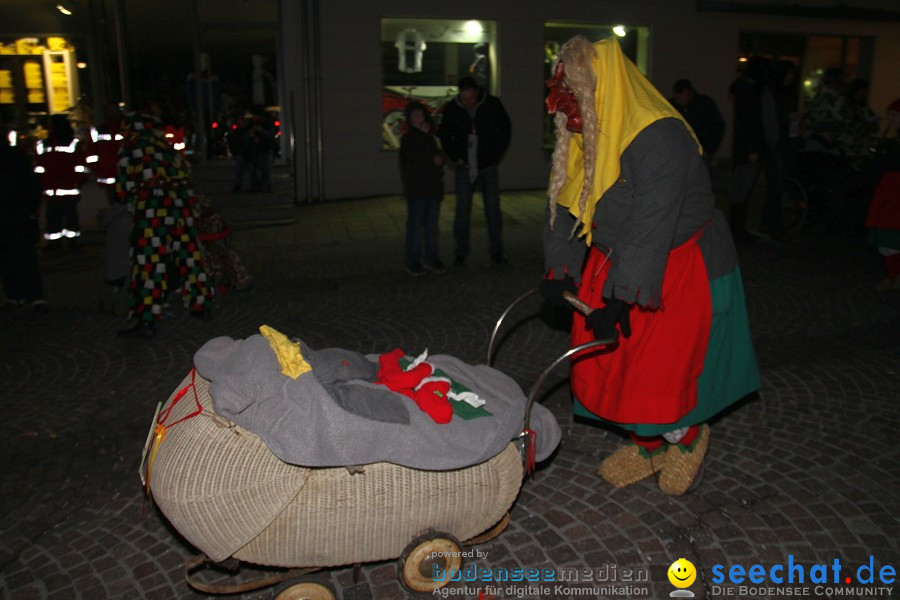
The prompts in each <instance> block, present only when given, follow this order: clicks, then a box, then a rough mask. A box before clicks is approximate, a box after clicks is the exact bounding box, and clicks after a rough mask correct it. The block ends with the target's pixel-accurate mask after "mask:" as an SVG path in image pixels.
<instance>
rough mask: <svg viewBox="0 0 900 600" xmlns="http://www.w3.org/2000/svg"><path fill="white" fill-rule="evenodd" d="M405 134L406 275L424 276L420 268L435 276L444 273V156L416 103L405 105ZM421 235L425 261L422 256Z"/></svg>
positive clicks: (402, 145)
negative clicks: (440, 236) (441, 241)
mask: <svg viewBox="0 0 900 600" xmlns="http://www.w3.org/2000/svg"><path fill="white" fill-rule="evenodd" d="M404 112H405V114H406V124H407V130H406V133H405V134H403V137H402V138H401V140H400V177H401V179H402V180H403V195H404V196H406V215H407V217H406V246H405V251H404V255H403V260H404V263H405V265H406V272H407V273H409V274H410V275H413V276H418V275H424V274H425V271H424V270H423V269H422V267H423V265H424V267H425V268H426V269H428V270H430V271H434V272H435V273H445V272H446V271H447V269H446V268H445V267H444V263H443V262H441V259H440V257H439V256H438V213H439V211H440V207H441V200H442V199H443V198H444V156H443V154H441V151H440V149H439V148H438V145H437V140H435V138H434V136H433V135H432V134H431V128H432V121H431V114H429V112H428V109H427V108H425V106H424V105H423V104H421V103H419V102H410V103H409V104H407V105H406V109H405V111H404ZM422 231H424V232H425V260H424V261H420V260H419V259H420V257H421V255H422Z"/></svg>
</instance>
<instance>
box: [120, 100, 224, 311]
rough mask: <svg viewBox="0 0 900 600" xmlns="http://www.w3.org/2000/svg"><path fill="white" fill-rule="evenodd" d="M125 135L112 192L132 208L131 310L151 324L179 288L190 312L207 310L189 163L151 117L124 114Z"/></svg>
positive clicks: (208, 295) (208, 292) (206, 287)
mask: <svg viewBox="0 0 900 600" xmlns="http://www.w3.org/2000/svg"><path fill="white" fill-rule="evenodd" d="M125 121H126V125H127V130H128V135H127V137H126V139H125V140H124V143H123V144H122V149H121V151H120V153H119V169H118V176H117V181H116V194H117V196H118V198H119V200H120V201H122V202H127V203H129V204H131V206H132V207H133V208H134V227H133V228H132V234H131V287H130V289H131V295H132V298H131V314H132V316H133V317H134V318H135V319H137V320H138V321H139V322H143V323H150V324H152V323H153V322H155V321H156V320H158V319H159V318H160V316H161V314H162V307H163V303H164V302H165V300H166V296H167V295H168V294H169V293H171V292H172V291H174V290H175V289H176V288H178V287H179V286H180V294H181V297H182V299H183V301H184V304H185V306H186V307H188V308H189V309H190V310H191V312H192V314H195V315H203V314H204V313H208V311H209V306H210V302H211V301H212V294H213V292H212V288H211V287H210V286H209V285H208V283H207V275H206V272H205V270H204V266H203V261H202V257H201V252H200V247H199V244H198V242H197V229H196V227H195V226H194V218H193V213H192V208H193V205H194V192H193V181H192V180H191V176H190V172H189V165H188V164H187V162H186V159H185V158H184V157H183V156H182V154H181V153H180V152H178V151H176V150H174V149H173V148H172V147H171V146H170V145H169V144H168V143H167V142H166V139H165V137H164V134H163V130H162V123H161V122H160V121H159V120H158V119H157V118H156V117H154V116H151V115H145V114H138V113H133V114H130V115H127V116H126V119H125Z"/></svg>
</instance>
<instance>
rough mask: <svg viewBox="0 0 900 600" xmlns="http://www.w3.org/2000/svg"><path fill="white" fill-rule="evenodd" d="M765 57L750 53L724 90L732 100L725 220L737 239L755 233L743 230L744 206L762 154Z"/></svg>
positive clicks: (753, 237) (746, 239) (747, 239)
mask: <svg viewBox="0 0 900 600" xmlns="http://www.w3.org/2000/svg"><path fill="white" fill-rule="evenodd" d="M768 65H769V60H768V59H766V58H764V57H762V56H752V57H750V60H749V61H747V67H746V68H745V69H744V72H743V73H742V74H741V76H740V77H739V78H738V79H736V80H735V81H734V82H733V83H732V84H731V86H730V87H729V88H728V91H729V92H731V96H732V98H733V100H734V132H733V135H732V149H731V158H732V160H733V161H734V191H733V193H732V196H731V206H730V209H729V215H728V216H729V220H730V222H731V232H732V235H733V236H734V239H735V240H737V241H744V242H752V241H755V240H756V237H757V236H756V235H754V234H752V233H750V232H748V231H747V228H746V221H747V209H748V207H749V205H750V196H751V195H752V194H753V188H754V186H756V180H757V179H758V178H759V174H760V171H761V168H762V165H763V160H765V157H766V134H765V131H764V128H763V92H764V91H765V90H766V88H765V82H766V80H765V77H766V73H767V72H768Z"/></svg>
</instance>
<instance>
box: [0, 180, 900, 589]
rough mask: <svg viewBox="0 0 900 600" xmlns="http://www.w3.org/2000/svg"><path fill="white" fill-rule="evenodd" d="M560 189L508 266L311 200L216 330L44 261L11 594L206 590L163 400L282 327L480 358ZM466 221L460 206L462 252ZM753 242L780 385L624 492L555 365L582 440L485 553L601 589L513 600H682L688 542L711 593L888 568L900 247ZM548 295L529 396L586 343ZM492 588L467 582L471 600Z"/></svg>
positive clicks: (22, 392) (272, 241)
mask: <svg viewBox="0 0 900 600" xmlns="http://www.w3.org/2000/svg"><path fill="white" fill-rule="evenodd" d="M543 202H544V200H543V195H542V194H541V193H516V194H513V193H508V194H506V195H505V197H504V215H505V221H504V228H505V229H504V236H505V241H506V248H507V253H508V255H509V259H510V261H509V263H508V264H507V265H504V266H502V267H495V266H493V265H492V264H491V262H490V261H489V260H488V257H487V250H486V243H485V242H486V240H485V237H486V233H485V229H484V225H483V220H482V219H481V217H480V216H478V217H477V218H476V219H475V222H474V224H473V242H474V248H473V254H472V257H471V260H470V261H469V264H467V265H466V266H465V267H463V268H454V269H452V270H451V271H450V272H449V273H447V274H446V275H441V276H438V275H433V274H430V275H428V276H426V277H422V278H411V277H408V276H407V275H406V274H405V273H404V272H403V271H402V269H401V248H402V230H403V226H404V213H405V205H404V204H403V202H402V200H400V199H399V198H396V197H391V198H372V199H366V200H354V201H343V202H335V203H330V204H327V205H311V206H304V207H300V208H297V209H295V223H293V224H291V225H286V226H279V227H269V228H257V229H244V230H238V231H237V232H236V233H235V236H234V240H233V243H234V247H235V248H236V249H237V250H238V251H239V253H240V254H241V256H242V257H243V259H244V261H245V262H246V263H247V265H248V266H249V268H250V270H251V272H252V273H253V274H254V275H255V277H256V280H257V287H258V292H257V293H256V294H255V295H254V296H252V297H250V298H248V299H239V298H236V297H234V296H225V297H222V298H220V300H219V302H218V303H217V306H216V310H215V316H214V318H213V319H212V320H210V321H199V320H196V319H190V318H188V317H187V316H186V315H184V314H183V313H181V312H180V311H178V310H175V311H174V312H175V314H174V315H173V316H172V317H171V318H169V319H167V320H164V321H163V322H162V323H161V324H160V326H159V335H157V337H156V338H154V339H152V340H147V341H135V340H123V339H120V338H118V337H116V335H115V331H116V329H117V328H118V327H119V326H120V321H119V320H118V319H116V318H113V317H111V316H107V315H104V314H101V313H100V312H99V311H98V308H97V288H98V285H97V283H96V282H97V280H98V268H99V264H100V252H101V249H100V248H99V247H96V246H95V247H88V248H85V249H84V250H83V251H82V252H81V253H79V254H63V255H54V256H45V257H44V258H43V259H42V260H43V268H44V272H45V278H46V284H47V288H48V298H49V299H50V302H51V305H52V310H51V312H50V314H48V315H45V316H42V317H39V318H32V317H31V316H30V315H29V314H27V313H24V312H23V313H5V314H2V315H0V343H2V361H0V362H2V367H0V368H2V379H3V382H4V384H3V391H2V403H3V408H4V411H3V412H4V414H5V419H4V421H5V425H4V428H3V435H2V440H0V473H2V474H0V573H2V576H0V597H3V598H9V599H25V598H53V599H63V598H101V599H102V598H115V599H118V598H166V599H170V598H199V597H204V595H203V594H199V593H197V592H194V591H192V590H191V589H190V588H189V587H188V586H187V584H186V583H185V582H184V580H183V578H182V575H181V572H180V569H181V565H182V564H183V563H184V561H185V560H186V559H187V558H188V557H190V556H192V555H193V554H195V553H196V551H195V549H193V548H192V547H190V545H189V544H188V543H187V542H186V541H184V540H183V539H182V538H181V537H180V535H179V534H178V533H177V532H176V531H175V530H174V529H173V528H171V527H170V526H169V525H168V524H167V522H166V520H165V517H164V516H163V515H162V514H161V513H160V512H159V511H158V510H157V509H156V508H154V507H152V506H151V505H150V504H149V503H148V502H147V501H146V499H145V497H144V495H143V494H142V489H141V488H140V485H139V482H138V477H137V471H138V465H139V462H140V453H141V449H142V446H143V443H144V439H145V436H146V434H147V429H148V427H149V425H150V421H151V418H152V416H153V411H154V408H155V406H156V403H157V401H158V400H160V399H164V398H165V397H167V396H168V395H169V394H170V393H171V391H172V390H173V389H174V388H175V386H176V385H177V384H178V382H179V381H180V380H181V378H182V377H183V376H184V375H185V373H186V372H187V371H188V370H189V369H190V367H191V365H192V355H193V353H194V352H195V351H196V350H197V349H198V348H199V347H200V346H201V345H202V344H203V343H204V342H205V341H206V340H208V339H210V338H212V337H215V336H219V335H229V336H232V337H235V338H241V337H246V336H248V335H250V334H252V333H254V332H255V331H256V329H257V327H258V326H259V325H260V324H263V323H266V324H269V325H272V326H273V327H275V328H277V329H279V330H281V331H285V332H288V333H290V334H291V335H296V336H299V337H301V338H303V339H304V340H305V341H306V342H307V343H308V344H310V345H311V346H312V347H314V348H316V347H328V346H337V347H343V348H348V349H351V350H357V351H360V352H365V353H377V352H383V351H386V350H389V349H391V348H393V347H396V346H400V347H402V348H404V349H406V350H407V351H408V352H410V353H414V352H418V351H421V350H423V349H425V348H428V349H429V350H430V351H432V352H439V353H446V354H452V355H455V356H458V357H460V358H462V359H464V360H466V361H468V362H472V363H477V362H483V361H484V356H485V351H486V347H487V341H488V337H489V334H490V331H491V329H492V327H493V325H494V322H495V320H496V319H497V317H498V316H499V315H500V314H501V312H502V311H503V309H504V308H505V307H506V306H507V305H508V304H509V303H510V302H511V301H512V300H513V299H514V298H516V297H517V296H519V295H520V294H521V293H522V292H523V291H525V290H528V289H530V288H531V287H533V286H534V285H535V284H536V281H537V279H538V277H539V275H540V272H541V261H540V245H539V240H540V235H539V232H540V226H541V215H542V212H543ZM452 212H453V200H452V198H450V197H448V199H447V201H446V202H445V204H444V208H443V214H442V223H441V226H442V235H443V238H442V242H441V247H442V250H443V256H444V258H445V260H446V259H448V258H450V257H451V248H452V239H451V235H450V221H451V218H452ZM739 250H740V254H741V260H742V268H743V274H744V278H745V283H746V291H747V298H748V304H749V311H750V323H751V327H752V330H753V337H754V342H755V345H756V350H757V353H758V356H759V361H760V366H761V370H762V378H763V388H762V390H761V391H760V393H759V395H758V397H753V398H750V399H748V400H746V401H745V402H742V403H741V404H740V405H738V406H737V407H735V408H734V409H733V410H731V411H729V412H728V414H726V415H723V416H722V417H721V418H720V419H718V420H717V421H715V422H714V423H713V429H712V438H711V446H710V453H709V457H708V459H707V461H706V465H705V473H704V478H703V481H702V482H701V484H700V486H699V487H698V488H697V489H696V490H695V491H694V492H693V493H691V494H688V495H685V496H683V497H680V498H670V497H666V496H664V495H662V493H660V491H659V490H658V488H657V487H656V485H655V482H654V481H653V480H647V481H644V482H641V483H639V484H637V485H634V486H632V487H630V488H627V489H624V490H615V489H611V488H610V487H609V486H607V485H605V484H604V483H603V482H602V481H601V480H600V479H599V477H597V476H596V474H595V471H596V468H597V465H598V463H599V461H600V460H601V458H602V457H603V456H605V455H606V454H607V453H609V452H611V451H612V450H614V449H615V448H616V447H618V446H619V444H620V443H621V442H622V439H623V438H622V437H621V436H620V435H619V434H618V433H617V432H616V431H613V430H607V429H603V428H600V427H597V426H594V425H590V424H586V423H583V422H581V421H574V420H573V418H572V415H571V408H570V404H569V401H568V393H567V381H566V378H565V377H566V371H565V369H564V368H563V367H560V368H558V369H557V371H558V372H554V376H553V377H551V382H550V383H549V384H548V385H547V386H546V387H547V390H546V392H542V397H543V401H544V403H545V404H546V405H547V406H548V407H550V408H551V410H552V411H553V413H554V414H555V415H556V417H557V419H558V421H559V422H560V424H561V426H562V428H563V432H564V436H563V441H562V444H561V446H560V448H559V450H558V451H557V453H556V454H555V455H554V456H553V457H552V458H551V459H550V460H548V461H546V462H545V463H544V464H543V465H541V466H540V468H539V470H538V472H537V473H536V474H535V475H534V476H532V477H531V478H529V479H527V480H526V481H525V482H524V484H523V486H522V489H521V492H520V494H519V497H518V499H517V500H516V502H515V504H514V505H513V507H512V509H511V511H510V512H511V524H510V526H509V528H508V529H507V530H506V531H505V532H504V533H503V534H502V535H500V536H499V537H497V538H496V539H494V540H493V541H490V542H488V543H486V544H484V545H482V546H480V547H479V549H480V550H481V552H483V553H484V556H482V557H481V558H477V559H474V560H471V561H470V564H476V565H477V566H478V567H479V568H496V567H508V568H509V567H517V566H518V567H525V568H528V567H539V568H540V567H549V568H556V569H559V568H563V567H574V568H578V569H581V570H582V574H583V575H582V583H579V584H577V585H576V584H567V585H566V586H564V588H563V589H556V587H555V585H553V584H546V583H544V584H541V585H543V586H544V587H545V588H546V589H545V590H540V589H538V590H536V589H534V586H532V588H531V589H528V588H527V587H525V585H524V584H522V583H520V584H516V585H517V586H518V587H516V588H515V589H506V588H507V587H509V586H510V585H511V584H509V583H507V584H504V585H502V586H500V588H501V589H500V592H499V593H498V594H496V595H497V597H500V598H507V597H526V598H536V597H544V598H551V597H602V596H605V597H616V598H632V597H634V598H662V597H668V594H669V592H671V591H672V590H673V589H674V588H673V587H672V586H671V585H670V584H669V582H668V580H667V577H666V571H667V570H668V567H669V565H670V564H671V563H672V562H673V561H674V560H675V559H677V558H679V557H684V558H687V559H688V560H690V561H691V562H692V563H693V564H694V565H695V566H696V568H697V571H698V577H697V582H696V583H695V584H694V585H692V586H691V588H690V590H691V591H693V592H694V593H695V594H696V597H738V596H739V597H742V598H746V597H770V596H774V595H775V593H774V592H771V593H770V592H768V591H766V590H750V591H748V592H747V593H743V594H742V593H740V590H737V589H736V591H735V592H734V593H733V594H731V595H728V596H726V595H724V594H722V590H720V589H717V588H716V587H715V586H716V583H715V579H714V576H715V573H714V572H713V566H714V565H717V564H720V565H725V568H726V569H727V568H728V567H729V566H730V565H732V564H740V565H743V566H744V567H745V568H747V567H749V566H750V565H752V564H756V563H759V564H762V565H764V566H766V567H767V568H768V567H769V566H771V565H774V564H777V563H787V562H788V560H789V556H792V559H791V560H792V561H793V562H794V563H795V564H802V565H805V566H806V567H807V568H809V567H811V566H812V565H814V564H826V565H829V567H830V566H831V565H832V563H833V562H834V560H835V559H839V560H840V563H841V565H842V566H843V567H844V570H843V571H841V578H842V579H843V577H844V576H845V575H847V576H851V577H853V578H854V584H852V585H858V584H856V583H855V582H856V576H857V575H856V567H858V566H860V565H869V561H870V560H871V561H873V565H874V567H875V571H876V573H877V572H878V569H879V568H880V567H881V566H882V565H893V566H894V567H895V568H896V567H898V566H900V565H898V562H900V542H898V539H900V524H898V516H900V501H898V496H900V468H898V463H897V457H896V455H894V454H891V452H892V450H891V448H892V447H893V445H894V443H895V442H894V441H892V440H894V437H895V435H896V430H897V428H898V425H900V404H898V398H900V386H898V377H900V335H898V334H900V313H898V306H900V295H897V294H894V295H889V294H876V293H874V292H873V291H872V288H873V284H874V283H875V281H876V280H877V279H878V278H879V276H880V273H881V271H880V261H879V257H878V256H877V255H876V254H875V253H874V252H872V251H870V250H868V249H867V248H865V246H864V243H863V241H862V240H861V239H858V238H857V239H834V238H827V237H825V236H824V235H822V234H820V233H817V232H815V231H810V232H807V233H805V234H804V235H802V236H800V237H798V238H797V239H794V240H791V241H789V242H786V243H781V244H775V243H757V244H755V245H747V246H742V247H741V248H740V249H739ZM532 300H533V303H532V304H526V305H524V306H522V307H520V308H519V309H517V310H516V311H513V313H512V315H511V316H510V319H511V324H510V327H509V328H507V329H505V330H504V332H505V333H504V334H503V336H502V344H501V346H500V349H499V352H498V353H497V358H496V363H495V365H496V366H497V368H499V369H501V370H503V371H504V372H506V373H508V374H509V375H511V376H512V377H513V378H514V379H515V380H516V381H517V382H518V383H519V384H520V385H521V386H522V387H523V388H525V389H528V388H529V386H530V385H531V384H532V383H533V382H534V380H535V379H536V377H537V376H538V374H539V373H540V372H541V371H542V370H543V369H544V368H545V367H546V366H547V365H549V364H550V363H551V362H552V361H553V359H554V358H555V357H556V356H557V355H558V354H560V353H561V352H562V351H564V349H565V347H566V334H565V333H564V332H563V331H562V330H561V327H560V325H559V323H558V321H559V320H558V319H556V318H554V315H552V314H548V313H546V312H544V311H543V309H542V308H541V306H540V302H539V301H538V300H536V299H532ZM553 325H555V327H554V326H553ZM870 557H871V558H870ZM851 567H852V569H851ZM629 569H630V570H631V571H630V572H629V571H628V570H629ZM584 570H588V574H591V575H592V577H593V578H594V581H593V582H591V583H585V581H584V573H585V571H584ZM257 573H258V571H257V570H255V569H253V568H250V569H247V570H246V571H244V572H243V574H242V576H243V577H251V576H254V575H256V574H257ZM829 573H830V571H829ZM629 575H630V576H631V579H632V581H630V582H629V581H628V578H629ZM317 576H318V577H319V578H320V579H322V580H325V581H327V582H330V583H331V584H332V585H333V586H334V587H335V589H336V590H337V592H338V594H339V596H340V597H342V598H344V599H345V600H353V599H364V598H376V599H389V598H405V597H406V594H405V592H404V591H403V589H402V588H401V587H400V585H399V584H398V580H397V577H396V565H395V562H394V561H391V562H381V563H375V564H366V565H363V566H362V567H361V568H359V569H354V568H353V567H352V566H348V567H343V568H336V569H328V570H325V571H321V572H319V573H317ZM807 576H808V577H810V576H811V573H810V572H809V571H807ZM601 580H605V581H601ZM484 585H485V584H475V583H470V584H466V585H462V584H453V585H452V586H451V588H450V590H452V591H458V592H459V593H460V594H462V595H459V596H455V597H465V598H473V597H476V595H477V593H476V592H474V590H475V588H477V587H480V588H481V589H484ZM745 585H746V582H745ZM763 585H770V586H771V585H774V584H771V583H767V584H763ZM805 585H806V586H807V587H806V589H808V590H809V592H808V593H809V594H810V595H812V596H817V595H818V596H819V597H846V596H844V595H843V594H844V593H846V592H847V591H848V590H849V589H850V588H851V587H852V585H848V584H846V583H844V582H843V580H842V581H840V582H839V583H835V584H832V582H831V580H829V584H828V585H825V586H822V589H816V586H815V585H813V584H810V582H809V580H808V579H807V581H806V583H805ZM754 587H756V586H754ZM776 587H777V586H776ZM466 588H468V589H466ZM614 588H616V589H614ZM832 588H836V589H832ZM869 589H870V590H871V589H872V586H871V585H870V586H869ZM486 591H489V592H490V591H492V590H486ZM817 592H820V593H817ZM896 592H897V589H896V587H894V593H895V594H894V595H896ZM271 593H272V592H271V590H265V591H260V592H254V593H250V594H246V595H244V596H241V597H242V598H269V597H271ZM857 595H861V594H857ZM882 595H884V596H886V593H884V592H882Z"/></svg>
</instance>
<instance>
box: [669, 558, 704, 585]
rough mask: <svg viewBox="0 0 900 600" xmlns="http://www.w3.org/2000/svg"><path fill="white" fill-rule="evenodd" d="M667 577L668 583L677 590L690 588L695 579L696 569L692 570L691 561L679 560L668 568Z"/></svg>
mask: <svg viewBox="0 0 900 600" xmlns="http://www.w3.org/2000/svg"><path fill="white" fill-rule="evenodd" d="M668 575H669V583H671V584H672V585H674V586H675V587H677V588H686V587H690V586H691V584H692V583H694V580H695V579H697V569H695V568H694V565H693V563H691V561H689V560H686V559H684V558H679V559H678V560H676V561H675V562H673V563H672V566H671V567H669V571H668Z"/></svg>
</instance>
